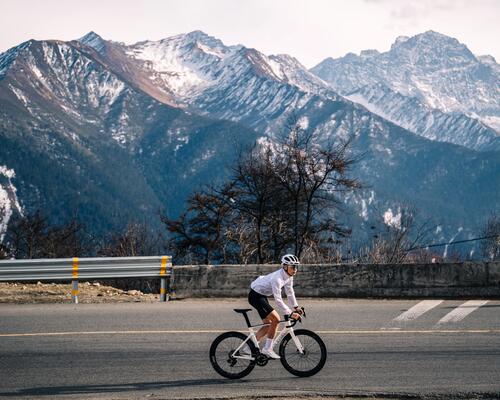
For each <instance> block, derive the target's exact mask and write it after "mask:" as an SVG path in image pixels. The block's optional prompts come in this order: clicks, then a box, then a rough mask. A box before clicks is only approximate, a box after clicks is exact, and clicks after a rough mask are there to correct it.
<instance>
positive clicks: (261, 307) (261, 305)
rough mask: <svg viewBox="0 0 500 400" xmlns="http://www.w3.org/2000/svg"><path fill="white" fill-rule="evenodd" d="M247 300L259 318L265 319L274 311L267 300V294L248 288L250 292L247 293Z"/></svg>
mask: <svg viewBox="0 0 500 400" xmlns="http://www.w3.org/2000/svg"><path fill="white" fill-rule="evenodd" d="M248 302H249V303H250V305H251V306H252V307H253V308H255V309H256V310H257V312H258V313H259V315H260V318H261V319H266V318H267V316H268V315H269V314H270V313H271V312H273V311H274V308H273V307H272V306H271V304H269V300H267V296H264V295H263V294H260V293H257V292H256V291H255V290H253V289H250V293H248Z"/></svg>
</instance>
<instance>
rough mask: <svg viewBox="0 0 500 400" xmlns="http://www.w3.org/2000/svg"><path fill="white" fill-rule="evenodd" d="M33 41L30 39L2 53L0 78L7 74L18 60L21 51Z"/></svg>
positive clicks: (0, 56)
mask: <svg viewBox="0 0 500 400" xmlns="http://www.w3.org/2000/svg"><path fill="white" fill-rule="evenodd" d="M31 43H32V41H31V40H29V41H27V42H24V43H21V44H20V45H19V46H16V47H13V48H11V49H9V50H7V51H6V52H5V53H1V54H0V80H1V79H2V78H3V77H4V76H5V75H6V74H7V71H8V70H9V67H10V66H11V64H12V63H13V62H14V61H15V60H16V58H17V56H18V55H19V53H20V52H22V51H23V50H24V49H26V48H27V47H29V46H30V45H31Z"/></svg>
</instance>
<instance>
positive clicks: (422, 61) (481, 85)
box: [311, 31, 500, 142]
mask: <svg viewBox="0 0 500 400" xmlns="http://www.w3.org/2000/svg"><path fill="white" fill-rule="evenodd" d="M311 71H312V72H314V73H315V74H316V75H318V76H319V77H320V78H322V79H324V80H325V81H327V82H328V83H329V84H330V85H331V86H332V87H333V88H334V89H335V90H337V91H339V93H341V94H344V95H350V94H353V93H355V92H357V96H356V98H357V99H358V100H360V99H361V97H363V100H362V102H363V104H365V105H367V104H370V103H371V101H370V98H367V97H364V96H363V94H362V91H361V89H362V88H364V87H365V86H367V87H376V86H374V85H377V84H381V85H383V86H385V87H387V88H389V89H390V90H391V91H393V92H395V93H398V94H400V95H402V96H405V97H409V98H413V99H416V100H417V101H418V102H419V103H420V104H422V105H423V106H425V107H426V108H428V109H429V110H439V111H441V112H443V113H462V114H464V115H465V116H467V117H469V118H472V119H476V120H480V121H481V122H482V123H483V124H484V125H487V126H488V127H489V128H490V132H489V133H488V136H489V137H490V139H491V138H494V136H495V135H498V134H499V132H500V96H498V88H499V86H500V74H499V66H498V64H497V63H496V62H495V61H494V59H493V57H491V56H486V57H484V56H483V57H479V58H476V57H475V56H474V55H473V54H472V53H471V52H470V51H469V50H468V49H467V47H466V46H465V45H463V44H461V43H459V42H458V41H457V40H456V39H453V38H450V37H447V36H445V35H442V34H439V33H436V32H433V31H429V32H425V33H423V34H420V35H416V36H414V37H412V38H407V37H400V38H398V39H397V40H396V41H395V43H394V44H393V45H392V47H391V50H390V51H388V52H386V53H378V52H377V51H365V52H362V53H361V55H359V56H356V55H354V54H352V53H351V54H348V55H346V56H345V57H342V58H339V59H335V60H334V59H331V58H330V59H326V60H324V61H323V62H321V63H320V64H318V65H317V66H316V67H314V68H313V69H312V70H311ZM369 91H370V90H369V89H368V92H369ZM365 92H366V90H365ZM394 106H397V104H394V103H392V104H390V105H389V104H388V105H387V106H384V105H383V104H381V103H380V102H378V103H377V104H373V107H377V108H382V109H384V110H385V111H386V112H387V110H389V109H391V108H392V107H394ZM420 110H421V112H425V111H424V109H423V108H420ZM395 112H396V113H400V114H403V113H404V112H405V111H404V106H403V107H402V109H401V110H398V111H395ZM419 118H420V119H423V120H424V119H427V120H429V118H430V116H424V115H422V114H421V116H420V117H419ZM448 118H450V120H452V119H453V115H451V116H450V117H448ZM392 120H393V121H394V122H396V123H398V124H399V123H401V126H405V127H408V125H407V124H405V123H404V121H399V120H398V121H396V120H394V119H392ZM468 124H469V125H471V126H473V125H474V126H477V125H476V124H475V123H474V122H472V121H471V122H468ZM422 128H424V127H419V128H418V129H419V130H416V131H415V132H416V133H418V134H422ZM438 128H439V130H440V129H442V128H443V126H436V127H435V130H436V131H437V130H438ZM475 130H476V132H477V128H475ZM448 131H449V132H453V126H451V127H450V129H448ZM481 131H482V132H483V134H484V132H485V130H484V129H481ZM474 134H476V133H474V132H470V133H468V135H471V136H472V135H474ZM424 136H425V135H424ZM445 136H447V137H448V138H449V137H451V135H450V133H446V134H445ZM490 139H483V138H480V137H478V138H477V139H474V140H473V141H472V142H475V141H477V142H483V141H488V140H490ZM436 140H443V141H445V140H447V139H446V137H436Z"/></svg>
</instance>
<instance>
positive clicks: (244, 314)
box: [243, 311, 251, 328]
mask: <svg viewBox="0 0 500 400" xmlns="http://www.w3.org/2000/svg"><path fill="white" fill-rule="evenodd" d="M243 316H244V317H245V321H246V322H247V326H248V327H249V328H250V326H251V324H250V318H248V311H245V312H243Z"/></svg>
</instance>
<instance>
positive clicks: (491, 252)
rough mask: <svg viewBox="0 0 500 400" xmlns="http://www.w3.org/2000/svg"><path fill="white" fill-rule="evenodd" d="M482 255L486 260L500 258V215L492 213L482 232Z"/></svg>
mask: <svg viewBox="0 0 500 400" xmlns="http://www.w3.org/2000/svg"><path fill="white" fill-rule="evenodd" d="M481 237H484V238H485V239H483V241H482V243H481V255H482V257H483V258H484V259H485V260H488V261H498V260H500V217H499V216H498V214H496V213H492V214H491V215H490V216H489V218H488V220H487V221H486V224H485V226H484V228H483V229H482V232H481Z"/></svg>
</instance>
